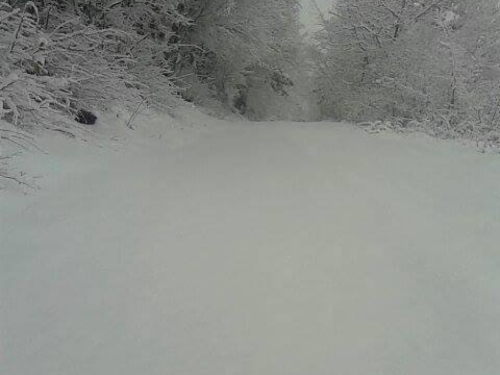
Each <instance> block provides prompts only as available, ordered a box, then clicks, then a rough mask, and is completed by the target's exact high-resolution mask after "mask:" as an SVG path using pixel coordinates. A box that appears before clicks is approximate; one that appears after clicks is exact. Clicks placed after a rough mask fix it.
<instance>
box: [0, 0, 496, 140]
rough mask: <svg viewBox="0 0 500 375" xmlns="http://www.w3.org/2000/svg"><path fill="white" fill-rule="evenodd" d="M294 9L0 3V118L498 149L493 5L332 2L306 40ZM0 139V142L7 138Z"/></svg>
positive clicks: (225, 1) (292, 2)
mask: <svg viewBox="0 0 500 375" xmlns="http://www.w3.org/2000/svg"><path fill="white" fill-rule="evenodd" d="M300 8H301V5H300V3H299V2H298V0H275V1H265V0H157V1H146V0H144V1H141V0H58V1H55V0H34V1H24V0H9V1H6V2H5V1H4V2H1V3H0V119H3V120H4V121H7V122H9V123H11V124H14V125H15V126H18V127H22V128H24V129H32V128H36V127H40V126H41V127H46V128H54V127H55V128H61V127H63V128H64V127H66V126H71V123H72V122H73V121H74V120H75V119H76V120H77V121H79V122H83V123H86V122H94V121H95V117H94V115H93V113H92V112H93V111H94V110H96V109H97V110H107V109H109V108H110V107H112V106H113V105H115V104H116V103H120V105H124V106H126V107H127V108H129V109H130V110H131V111H134V110H137V109H138V108H140V107H143V106H144V107H145V106H152V107H157V108H163V109H165V108H167V109H168V107H169V106H170V105H172V103H173V102H175V101H176V100H183V101H187V102H191V103H194V104H195V105H196V106H199V107H201V108H210V109H211V110H212V113H213V114H215V115H217V114H220V113H224V112H234V113H237V114H239V115H242V116H244V117H245V118H247V119H249V120H294V121H311V120H325V119H329V120H335V121H351V122H355V123H370V124H373V123H377V124H385V125H386V126H390V127H391V128H394V129H398V130H406V129H412V130H422V131H425V132H427V133H431V134H433V135H436V136H439V137H451V138H466V139H473V140H475V141H478V142H479V141H480V142H485V143H491V144H496V143H498V141H499V138H500V137H499V127H500V68H499V63H498V61H500V47H499V40H500V17H499V12H500V9H499V6H498V3H497V2H495V1H493V0H477V1H472V0H456V1H451V0H424V1H407V0H339V1H332V6H331V8H330V10H329V11H328V12H323V13H322V12H320V11H318V22H319V23H320V25H321V28H320V30H319V31H318V32H317V33H315V34H314V35H309V36H306V35H305V33H304V30H303V29H302V28H301V24H300V21H299V13H300ZM4 138H6V139H8V137H7V136H5V137H4Z"/></svg>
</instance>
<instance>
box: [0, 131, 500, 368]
mask: <svg viewBox="0 0 500 375" xmlns="http://www.w3.org/2000/svg"><path fill="white" fill-rule="evenodd" d="M148 139H149V138H144V139H141V140H140V141H137V142H136V143H134V145H133V146H131V147H129V148H127V149H123V150H122V151H120V152H108V151H106V150H102V149H95V148H92V147H91V146H79V147H75V146H64V147H66V149H64V150H63V151H60V152H61V153H62V154H64V158H62V157H61V158H59V159H58V158H57V152H56V151H54V152H53V156H51V158H52V159H50V162H49V163H47V162H44V163H43V165H40V166H39V167H40V168H42V169H43V168H45V169H44V175H45V179H47V180H50V183H48V184H47V187H46V188H45V189H43V190H42V191H40V192H37V193H34V194H30V196H29V197H26V198H23V199H22V200H17V201H16V200H15V199H14V201H15V202H17V203H15V204H13V203H12V201H13V200H12V199H11V200H10V201H9V202H6V201H5V198H6V197H5V196H4V197H2V196H1V195H0V205H1V204H3V213H2V211H0V297H1V300H0V314H1V315H0V345H1V346H0V373H2V374H5V375H115V374H116V375H139V374H140V375H165V374H168V375H222V374H227V375H239V374H241V375H295V374H296V375H306V374H307V375H332V374H339V375H403V374H404V375H424V374H425V375H490V374H491V375H498V374H499V373H500V157H499V156H495V155H488V154H486V155H485V154H480V153H478V152H476V151H474V150H473V149H468V148H465V147H462V146H459V145H455V144H452V143H447V142H440V141H436V140H432V139H429V138H427V137H424V136H399V135H393V134H389V133H387V134H382V135H370V134H367V133H365V132H364V131H362V130H360V129H358V128H354V127H350V126H347V125H341V124H329V123H320V124H291V123H289V124H284V123H274V124H237V125H234V126H222V127H221V128H220V129H219V130H213V131H207V132H204V133H203V134H201V135H200V136H199V137H198V139H197V140H193V141H191V142H189V143H186V144H185V145H184V146H182V147H175V148H170V147H166V146H165V143H164V142H163V143H162V142H161V141H160V140H155V141H153V140H152V139H151V140H150V141H149V140H148ZM64 142H65V143H64V144H69V143H71V142H74V141H64ZM47 157H48V156H47ZM42 159H43V158H42ZM41 163H42V162H41V161H40V164H41ZM0 194H2V192H1V191H0ZM2 199H4V202H2ZM16 199H17V198H16ZM0 208H2V206H0Z"/></svg>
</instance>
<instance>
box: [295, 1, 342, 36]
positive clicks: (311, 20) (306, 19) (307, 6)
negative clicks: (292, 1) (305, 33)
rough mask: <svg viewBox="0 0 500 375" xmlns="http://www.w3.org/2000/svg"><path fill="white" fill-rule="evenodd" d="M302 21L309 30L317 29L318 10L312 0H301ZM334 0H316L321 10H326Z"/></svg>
mask: <svg viewBox="0 0 500 375" xmlns="http://www.w3.org/2000/svg"><path fill="white" fill-rule="evenodd" d="M301 2H302V16H301V20H302V23H303V24H304V25H305V26H306V28H307V29H308V30H309V31H314V30H315V29H317V25H318V12H317V9H316V7H315V6H314V5H313V0H302V1H301ZM334 2H335V0H316V3H317V4H318V7H319V8H320V9H321V11H322V12H326V11H327V10H328V9H329V8H330V7H331V6H332V4H333V3H334Z"/></svg>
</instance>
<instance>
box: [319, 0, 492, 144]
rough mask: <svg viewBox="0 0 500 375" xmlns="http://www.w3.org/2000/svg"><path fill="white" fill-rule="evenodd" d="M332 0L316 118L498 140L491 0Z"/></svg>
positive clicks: (321, 40)
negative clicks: (319, 114)
mask: <svg viewBox="0 0 500 375" xmlns="http://www.w3.org/2000/svg"><path fill="white" fill-rule="evenodd" d="M336 3H337V4H336V6H334V7H333V8H332V10H331V12H330V13H329V14H328V15H327V16H325V17H324V19H323V29H322V30H321V32H320V33H319V34H318V37H317V40H318V48H317V50H316V58H315V61H316V69H317V72H316V77H317V79H316V87H317V95H318V97H319V103H320V110H321V112H322V116H323V117H329V118H337V119H347V120H352V121H359V122H361V121H374V120H382V121H385V120H390V121H391V122H392V123H393V124H395V125H396V126H398V127H403V128H407V127H419V128H424V129H426V130H428V131H431V132H432V133H435V134H438V135H442V136H456V137H468V138H470V137H472V138H474V137H481V138H482V139H485V140H487V141H492V142H497V141H498V140H499V136H500V134H499V129H500V68H499V67H500V65H499V62H500V9H499V3H498V1H496V0H453V1H451V0H419V1H409V0H408V1H407V0H339V1H337V2H336Z"/></svg>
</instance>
